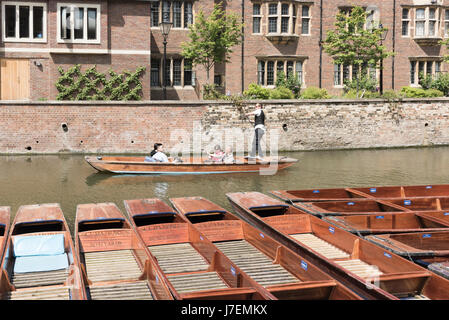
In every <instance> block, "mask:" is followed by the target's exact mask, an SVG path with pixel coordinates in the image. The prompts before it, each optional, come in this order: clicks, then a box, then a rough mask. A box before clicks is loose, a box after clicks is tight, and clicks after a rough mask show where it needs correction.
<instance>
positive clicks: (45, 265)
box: [14, 253, 69, 273]
mask: <svg viewBox="0 0 449 320" xmlns="http://www.w3.org/2000/svg"><path fill="white" fill-rule="evenodd" d="M68 266H69V262H68V260H67V254H66V253H63V254H58V255H53V256H26V257H17V258H16V261H15V263H14V273H25V272H41V271H53V270H60V269H66V268H68Z"/></svg>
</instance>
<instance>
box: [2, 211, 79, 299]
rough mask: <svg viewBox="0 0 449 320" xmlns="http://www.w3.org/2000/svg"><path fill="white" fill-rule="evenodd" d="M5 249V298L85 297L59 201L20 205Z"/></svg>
mask: <svg viewBox="0 0 449 320" xmlns="http://www.w3.org/2000/svg"><path fill="white" fill-rule="evenodd" d="M5 250H6V251H5V254H4V256H3V259H2V276H1V286H0V290H1V294H2V298H3V299H11V300H69V299H71V300H82V299H85V292H84V289H83V286H82V278H81V273H80V271H79V262H78V258H77V257H76V255H75V249H74V246H73V242H72V237H71V235H70V230H69V228H68V226H67V222H66V220H65V218H64V215H63V213H62V210H61V208H60V206H59V204H41V205H27V206H21V207H20V208H19V210H18V211H17V214H16V216H15V218H14V221H13V223H12V226H11V228H10V232H9V237H8V240H7V245H6V249H5Z"/></svg>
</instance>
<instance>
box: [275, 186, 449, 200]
mask: <svg viewBox="0 0 449 320" xmlns="http://www.w3.org/2000/svg"><path fill="white" fill-rule="evenodd" d="M271 194H273V195H274V196H276V197H278V198H281V199H282V200H284V201H287V202H318V201H350V200H352V199H361V198H362V199H363V198H368V199H373V198H375V199H405V198H420V197H423V198H431V197H436V198H438V197H448V196H449V185H448V184H442V185H417V186H381V187H378V186H376V187H363V188H324V189H319V188H317V189H304V190H276V191H271Z"/></svg>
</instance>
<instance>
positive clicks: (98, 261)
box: [75, 203, 172, 300]
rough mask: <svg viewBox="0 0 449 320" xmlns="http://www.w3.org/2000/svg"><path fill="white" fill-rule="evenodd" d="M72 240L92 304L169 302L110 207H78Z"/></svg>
mask: <svg viewBox="0 0 449 320" xmlns="http://www.w3.org/2000/svg"><path fill="white" fill-rule="evenodd" d="M76 215H77V217H76V226H75V229H76V230H75V237H76V238H75V239H76V247H77V252H78V254H79V257H80V265H81V269H82V272H83V278H84V283H85V285H86V291H87V298H88V299H92V300H108V299H112V300H153V299H165V300H171V299H172V296H171V294H170V292H169V291H168V288H166V286H165V284H164V283H163V282H162V281H161V279H160V275H159V274H158V270H156V269H155V268H154V266H153V265H152V263H151V259H150V257H149V255H148V254H147V252H146V250H145V247H144V245H143V243H142V242H141V241H140V239H139V238H138V236H137V234H136V233H135V231H134V229H133V228H132V227H131V226H130V224H129V222H128V221H127V220H126V219H125V217H124V216H123V214H122V213H121V212H120V210H119V209H118V207H117V206H116V205H115V204H113V203H99V204H83V205H78V207H77V213H76Z"/></svg>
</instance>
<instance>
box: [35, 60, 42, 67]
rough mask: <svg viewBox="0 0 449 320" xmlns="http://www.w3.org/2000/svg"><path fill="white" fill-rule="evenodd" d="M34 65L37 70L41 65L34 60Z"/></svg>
mask: <svg viewBox="0 0 449 320" xmlns="http://www.w3.org/2000/svg"><path fill="white" fill-rule="evenodd" d="M34 65H35V66H36V67H39V68H40V67H42V63H40V62H39V61H36V60H34Z"/></svg>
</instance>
